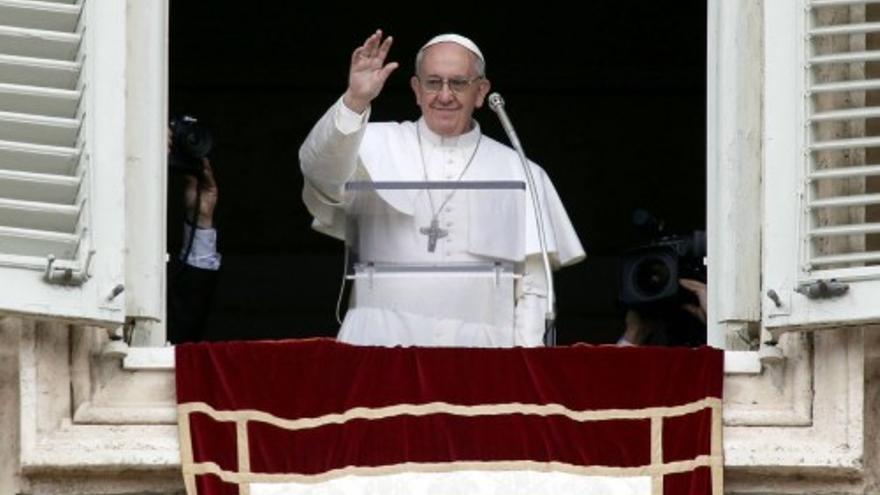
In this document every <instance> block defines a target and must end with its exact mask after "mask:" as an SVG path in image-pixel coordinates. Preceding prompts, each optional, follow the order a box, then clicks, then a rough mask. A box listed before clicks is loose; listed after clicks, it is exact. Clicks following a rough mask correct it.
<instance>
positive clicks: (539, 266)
mask: <svg viewBox="0 0 880 495" xmlns="http://www.w3.org/2000/svg"><path fill="white" fill-rule="evenodd" d="M515 290H516V308H515V310H514V332H515V335H516V337H515V339H514V344H515V345H518V346H523V347H540V346H542V345H544V330H545V328H544V326H545V319H546V317H547V277H546V275H545V274H544V265H543V262H542V261H541V256H540V255H530V256H527V257H526V262H525V266H524V269H523V276H522V278H521V279H519V280H517V283H516V287H515Z"/></svg>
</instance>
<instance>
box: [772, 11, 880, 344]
mask: <svg viewBox="0 0 880 495" xmlns="http://www.w3.org/2000/svg"><path fill="white" fill-rule="evenodd" d="M859 3H864V2H846V4H847V5H850V4H859ZM812 5H813V6H816V5H817V2H812ZM822 5H824V6H837V5H840V4H838V3H824V4H822ZM807 6H808V3H807V2H806V1H805V0H802V1H798V2H766V3H765V4H764V9H765V10H764V13H765V23H766V28H765V30H764V35H765V55H764V79H765V90H764V91H765V97H764V102H765V116H764V133H765V135H764V162H765V167H764V181H763V185H764V197H765V199H764V205H765V214H764V218H765V229H764V238H763V249H764V263H763V284H762V292H763V293H766V292H767V291H770V290H773V291H774V292H775V293H776V294H778V296H779V298H780V301H781V303H782V304H781V305H780V306H777V305H776V304H774V303H773V302H772V301H771V300H770V299H769V298H764V299H763V314H764V318H763V323H764V325H765V327H767V328H768V329H771V330H772V331H773V333H774V334H776V335H778V334H779V332H781V331H786V330H794V329H798V330H808V329H815V328H827V327H829V326H833V325H850V324H855V323H869V322H872V321H876V320H878V319H880V304H877V303H876V301H878V300H880V282H878V278H880V267H870V266H868V267H847V266H846V265H845V263H860V262H862V263H863V262H868V261H873V260H877V259H878V256H877V253H871V252H866V251H864V247H862V248H861V249H859V248H858V245H857V244H856V245H854V246H855V247H854V248H852V249H851V250H850V252H846V251H844V250H839V251H837V252H834V251H825V252H817V253H816V254H814V253H813V252H812V251H813V250H812V249H811V248H810V246H811V244H810V243H811V242H813V241H812V240H813V239H817V240H823V242H830V241H827V239H838V238H839V239H844V240H846V239H847V238H849V236H863V235H865V234H867V233H878V232H880V224H878V223H870V222H864V223H853V221H852V220H850V222H849V223H847V222H846V221H839V220H836V222H837V223H836V224H827V225H826V224H820V223H819V222H818V221H817V220H814V219H813V218H812V216H813V215H815V214H817V213H820V212H823V211H825V212H827V211H831V209H834V208H838V209H842V208H844V207H847V208H855V207H862V206H865V205H872V204H878V202H880V195H877V194H871V193H870V192H864V191H862V192H858V191H857V189H837V190H834V191H835V192H834V193H832V195H831V196H830V197H816V196H817V195H816V193H815V192H814V191H813V189H812V188H813V187H816V186H815V184H818V181H829V180H843V179H849V180H852V179H861V178H864V177H868V176H872V175H877V174H878V173H880V167H878V166H877V165H871V164H865V165H859V164H858V163H855V164H853V165H855V166H850V165H851V164H850V163H845V164H844V163H841V164H840V165H837V164H835V163H831V164H829V163H827V162H826V163H825V164H824V165H823V166H824V167H826V168H823V169H813V170H810V168H811V167H812V165H811V159H810V157H811V153H816V152H828V151H833V150H848V149H850V148H853V149H859V148H867V147H877V146H880V137H877V136H858V135H856V136H852V135H851V136H844V137H835V138H831V139H829V138H827V137H826V138H825V140H824V141H822V140H819V139H821V138H815V137H814V138H812V139H816V140H815V141H812V142H811V141H810V140H811V134H810V133H809V132H808V131H809V130H810V122H811V121H812V122H813V124H812V125H817V123H820V122H829V121H832V120H841V121H848V120H853V121H856V122H858V121H861V119H864V118H872V117H875V116H876V115H880V111H878V109H877V108H871V107H868V108H865V107H860V106H855V107H853V108H837V109H827V108H826V109H824V110H823V111H821V112H818V113H814V114H812V115H810V112H812V107H813V105H812V104H811V98H813V97H814V96H811V94H812V93H811V91H813V92H815V91H816V90H817V88H818V89H819V90H820V92H822V93H831V92H835V91H864V90H867V89H871V88H874V87H876V84H877V81H871V80H868V81H860V80H857V81H839V82H834V83H823V84H817V85H814V86H813V87H812V88H809V86H810V80H811V78H812V77H813V73H812V72H811V71H812V70H814V69H811V68H810V66H809V65H808V62H809V63H813V64H815V63H830V62H854V61H864V60H876V59H877V55H878V53H880V52H876V51H871V50H868V51H864V50H860V49H859V48H856V50H857V51H855V52H842V53H835V54H833V55H819V56H811V55H810V53H809V51H810V50H812V49H813V48H814V46H815V45H814V44H813V43H814V42H815V41H810V40H809V39H807V38H806V37H805V36H804V33H805V32H806V31H807V24H808V20H809V19H810V13H809V11H808V10H807ZM869 24H870V23H869ZM854 26H855V27H853V28H852V30H853V32H864V31H865V30H866V29H867V27H870V26H867V24H866V23H863V22H858V21H854ZM866 26H867V27H866ZM822 29H824V28H822ZM840 29H843V28H842V27H840ZM837 30H838V27H834V28H829V29H828V30H825V31H822V30H821V29H819V28H813V33H819V34H823V33H826V32H831V31H834V32H837ZM853 46H855V45H853ZM824 49H827V47H826V48H824ZM859 101H860V100H858V99H853V100H852V102H854V103H855V104H858V102H859ZM798 122H800V123H801V124H798ZM828 134H834V133H826V135H828ZM855 221H859V220H858V219H857V218H856V220H855ZM823 223H824V222H823ZM835 242H837V241H835ZM820 268H821V270H819V269H820ZM832 268H833V269H832ZM831 278H835V279H838V280H842V281H846V282H847V283H849V284H850V289H849V291H848V292H847V293H846V294H845V295H844V296H843V297H840V298H835V299H827V300H811V299H808V298H807V297H806V296H804V295H802V294H800V293H798V292H797V291H796V290H797V289H798V287H799V286H800V285H802V284H804V283H808V282H812V281H815V280H818V279H826V280H827V279H831Z"/></svg>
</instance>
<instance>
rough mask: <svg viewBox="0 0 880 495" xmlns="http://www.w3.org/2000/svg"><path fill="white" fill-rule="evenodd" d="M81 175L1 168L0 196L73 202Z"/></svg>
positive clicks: (63, 202) (46, 201) (52, 201)
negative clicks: (73, 175) (71, 175)
mask: <svg viewBox="0 0 880 495" xmlns="http://www.w3.org/2000/svg"><path fill="white" fill-rule="evenodd" d="M79 186H80V179H79V177H69V176H64V175H49V174H33V173H29V172H18V171H11V170H0V197H3V198H7V199H18V200H22V201H39V202H45V203H60V204H73V202H74V201H75V200H76V194H77V191H79Z"/></svg>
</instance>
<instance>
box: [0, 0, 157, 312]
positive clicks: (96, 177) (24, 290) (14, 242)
mask: <svg viewBox="0 0 880 495" xmlns="http://www.w3.org/2000/svg"><path fill="white" fill-rule="evenodd" d="M5 14H10V16H6V15H5ZM71 19H72V22H71ZM125 19H126V6H125V4H124V3H121V2H118V1H115V0H88V1H87V2H85V3H83V4H82V5H80V4H59V3H47V2H30V1H13V0H0V24H2V25H4V26H12V27H13V28H17V29H18V31H16V29H9V28H7V29H6V31H5V32H6V33H7V34H8V33H10V32H18V33H22V32H24V31H21V29H61V28H63V29H66V30H67V35H69V36H67V38H68V39H70V40H74V39H79V41H78V42H77V46H78V47H79V49H80V50H82V54H80V55H76V56H75V57H69V58H70V59H71V60H53V59H45V58H33V57H20V56H15V55H8V54H3V55H0V83H2V86H0V95H6V98H7V99H14V98H16V97H18V96H25V97H27V98H22V101H21V105H22V107H21V108H17V109H16V110H21V111H20V112H15V111H11V110H12V109H8V108H5V107H0V191H4V190H7V191H10V190H13V189H14V192H13V193H12V194H11V195H10V196H9V197H0V278H2V279H3V280H4V282H5V283H9V284H10V285H9V286H14V287H16V290H14V291H2V292H0V312H3V313H12V314H29V315H39V316H41V317H48V316H54V317H56V318H61V319H64V320H69V321H77V322H85V321H88V322H93V323H97V324H103V325H116V324H119V323H121V322H122V321H123V320H124V317H125V307H126V296H127V294H126V292H127V291H123V292H122V293H121V294H118V295H116V296H115V297H110V295H111V293H112V291H113V289H114V287H116V286H118V285H122V286H123V287H124V286H125V284H126V280H125V249H126V234H125V230H126V229H125V204H126V193H125V163H126V151H125V150H126V143H125V130H126V126H125V125H121V123H125V122H126V74H125V68H126V45H127V41H126V40H127V39H126V23H125ZM80 23H81V24H82V26H88V28H87V29H82V30H81V26H80ZM59 37H60V38H65V36H63V35H62V36H55V38H54V39H57V38H59ZM46 39H47V41H46V42H47V43H50V44H51V43H52V42H54V41H53V37H51V36H47V37H46ZM31 41H34V42H35V43H38V42H39V39H38V38H34V39H33V40H31ZM2 50H3V45H2V43H0V53H3V52H2ZM86 54H87V55H86ZM74 59H75V60H76V61H74ZM4 63H5V64H7V65H6V66H5V67H4V65H3V64H4ZM16 64H18V65H17V66H16ZM15 67H18V68H24V70H22V71H21V72H17V71H14V70H13V71H11V72H10V71H5V70H4V68H6V69H9V68H15ZM22 73H26V74H28V77H23V76H22V75H21V74H22ZM62 79H63V81H62ZM59 87H61V88H64V89H60V90H59V89H58V88H59ZM28 98H29V100H28ZM0 101H2V98H0ZM43 109H47V110H49V113H48V114H43V113H40V112H41V111H42V110H43ZM71 110H73V112H74V113H73V115H70V111H71ZM59 113H61V114H66V115H65V116H59V115H58V114H59ZM83 116H85V118H83ZM42 188H44V189H42ZM56 201H57V202H56ZM50 255H51V256H53V257H54V258H55V259H57V260H58V261H57V262H56V265H55V266H56V267H57V268H58V269H72V270H76V271H83V270H87V271H88V275H89V276H88V277H86V280H85V282H84V283H83V284H82V286H80V287H75V286H60V285H58V284H49V283H47V282H46V281H44V271H45V268H46V265H47V257H49V256H50ZM28 257H30V259H27V258H28ZM89 260H91V261H90V262H89ZM156 297H159V296H156Z"/></svg>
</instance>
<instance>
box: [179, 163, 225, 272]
mask: <svg viewBox="0 0 880 495" xmlns="http://www.w3.org/2000/svg"><path fill="white" fill-rule="evenodd" d="M202 171H203V173H202V177H201V179H197V178H196V177H193V176H189V175H188V176H186V177H185V178H184V180H185V181H186V185H185V188H184V192H183V204H184V208H185V210H186V218H187V221H186V222H184V225H183V246H182V247H181V249H180V259H181V261H183V262H184V263H186V264H187V265H189V266H193V267H196V268H201V269H204V270H218V269H220V259H221V258H220V254H219V253H218V252H217V231H216V230H215V229H214V209H215V208H216V207H217V200H218V197H219V190H218V188H217V182H216V181H215V180H214V169H213V168H211V162H210V160H208V159H207V158H204V159H203V160H202ZM197 200H198V202H199V204H198V205H196V201H197ZM193 218H194V219H195V225H192V224H190V223H189V222H190V221H191V220H192V219H193ZM193 227H195V232H193ZM190 240H192V245H191V246H190ZM184 257H185V258H186V259H184Z"/></svg>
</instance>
